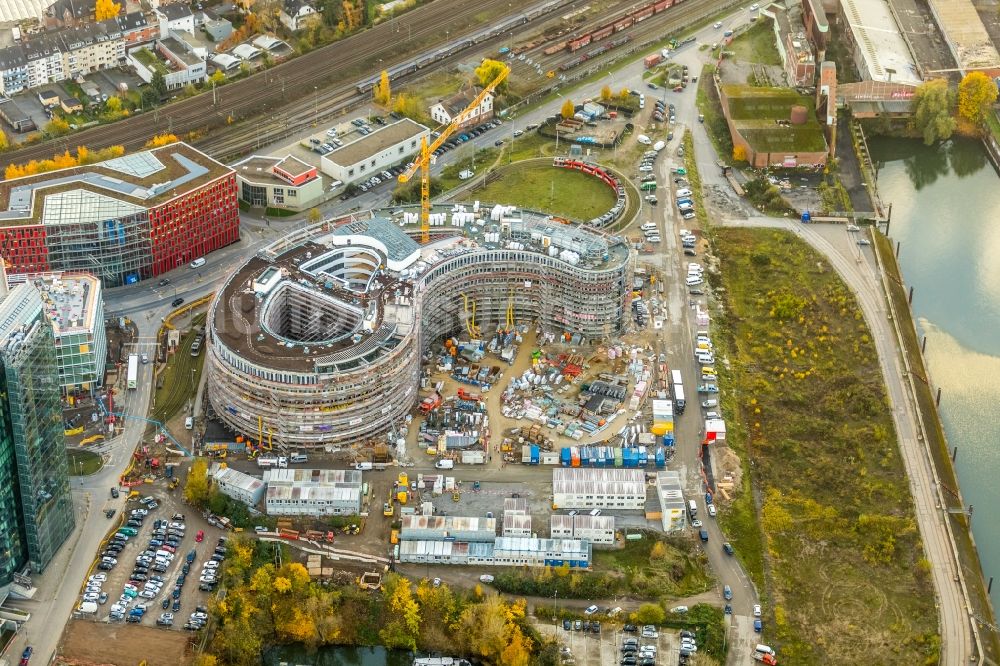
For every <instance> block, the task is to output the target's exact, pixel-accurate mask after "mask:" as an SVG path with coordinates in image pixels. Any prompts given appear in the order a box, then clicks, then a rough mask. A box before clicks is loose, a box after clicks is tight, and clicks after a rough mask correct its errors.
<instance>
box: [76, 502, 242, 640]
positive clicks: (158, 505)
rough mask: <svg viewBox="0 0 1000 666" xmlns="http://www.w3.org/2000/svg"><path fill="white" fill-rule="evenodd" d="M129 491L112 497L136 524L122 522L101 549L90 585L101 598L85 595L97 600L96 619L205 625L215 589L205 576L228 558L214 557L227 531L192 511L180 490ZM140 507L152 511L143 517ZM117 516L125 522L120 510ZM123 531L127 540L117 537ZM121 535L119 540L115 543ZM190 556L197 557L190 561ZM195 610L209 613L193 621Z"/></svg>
mask: <svg viewBox="0 0 1000 666" xmlns="http://www.w3.org/2000/svg"><path fill="white" fill-rule="evenodd" d="M128 494H129V491H128V490H127V489H123V490H122V491H121V493H120V497H119V498H117V499H114V498H112V499H109V504H110V505H111V506H118V507H120V509H119V511H120V512H121V513H122V514H124V515H123V516H122V518H123V519H124V520H125V521H130V522H131V524H129V523H128V522H122V523H121V527H119V529H118V531H117V532H116V533H115V534H113V535H112V536H111V537H109V541H108V542H106V543H105V545H103V546H102V551H101V552H100V553H98V554H97V557H96V564H95V567H94V570H93V572H92V574H91V576H92V578H91V579H90V581H89V582H88V585H90V586H91V587H90V588H88V589H89V591H90V592H91V594H92V595H93V594H97V595H98V598H97V599H96V600H95V599H94V597H93V596H90V597H85V598H86V599H87V600H89V601H94V602H95V603H96V604H97V613H96V618H97V619H98V620H99V621H102V622H111V623H125V622H127V623H130V624H143V625H150V626H158V627H160V628H163V629H170V628H172V629H177V630H180V629H184V628H188V629H192V630H194V629H197V628H199V627H200V626H201V625H203V623H204V621H206V620H207V613H206V609H207V607H208V602H209V598H210V596H211V593H212V590H213V589H214V586H212V585H209V584H208V582H207V581H206V583H205V584H204V585H202V581H201V576H202V575H203V572H204V571H207V570H209V569H212V568H215V569H218V568H219V567H220V566H221V565H222V561H212V556H213V555H215V554H216V551H215V549H216V548H217V547H218V546H219V545H221V544H220V541H219V539H220V537H224V534H223V532H222V530H220V529H218V528H213V527H211V526H209V525H208V523H207V522H206V521H205V520H203V519H202V517H201V515H200V514H195V513H192V512H191V510H190V507H187V506H186V505H184V504H183V503H182V502H181V501H180V499H181V496H180V494H179V493H178V494H173V493H170V492H168V491H165V490H159V491H158V490H142V491H141V492H140V493H139V497H133V498H132V499H126V498H127V496H128ZM136 511H138V512H141V511H146V515H145V516H142V517H141V518H142V519H141V521H139V518H138V517H137V516H135V515H134V514H133V512H136ZM114 521H115V524H116V525H117V524H119V517H118V516H117V515H116V516H115V517H114ZM132 521H135V522H132ZM123 532H124V533H125V536H126V537H127V540H125V539H123V538H122V537H118V536H117V535H118V534H122V533H123ZM199 532H200V533H201V536H200V537H199ZM154 538H155V540H154ZM199 538H200V539H201V540H199ZM115 540H117V541H118V542H119V545H117V546H115V545H112V544H113V542H114V541H115ZM115 550H117V551H118V552H114V551H115ZM171 550H173V551H174V552H172V553H171V552H170V551H171ZM219 554H220V556H221V551H220V552H219ZM188 557H191V558H192V561H191V563H190V565H188ZM105 558H112V559H110V560H109V559H105ZM138 558H142V559H141V560H139V559H138ZM186 565H187V569H188V571H187V573H185V571H184V569H185V566H186ZM140 566H142V568H139V567H140ZM102 577H103V578H104V580H101V578H102ZM85 593H86V592H85ZM105 595H106V596H105ZM164 604H166V605H164ZM195 612H198V613H201V614H204V615H199V616H197V617H198V618H199V621H196V622H194V623H193V624H189V622H190V621H191V620H192V613H195ZM166 613H170V614H171V615H166V616H165V615H164V614H166ZM167 618H169V619H167ZM185 625H188V626H185Z"/></svg>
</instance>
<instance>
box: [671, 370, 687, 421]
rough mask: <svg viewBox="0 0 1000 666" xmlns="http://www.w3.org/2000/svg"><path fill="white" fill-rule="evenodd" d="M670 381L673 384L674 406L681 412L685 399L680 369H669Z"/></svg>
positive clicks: (682, 411)
mask: <svg viewBox="0 0 1000 666" xmlns="http://www.w3.org/2000/svg"><path fill="white" fill-rule="evenodd" d="M670 382H671V383H672V384H673V385H674V407H676V408H677V413H678V414H683V413H684V406H685V403H686V401H685V400H684V381H683V380H682V379H681V371H680V370H671V371H670Z"/></svg>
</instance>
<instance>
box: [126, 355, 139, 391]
mask: <svg viewBox="0 0 1000 666" xmlns="http://www.w3.org/2000/svg"><path fill="white" fill-rule="evenodd" d="M138 382H139V355H138V354H130V355H129V357H128V387H129V388H130V389H134V388H135V387H136V384H137V383H138Z"/></svg>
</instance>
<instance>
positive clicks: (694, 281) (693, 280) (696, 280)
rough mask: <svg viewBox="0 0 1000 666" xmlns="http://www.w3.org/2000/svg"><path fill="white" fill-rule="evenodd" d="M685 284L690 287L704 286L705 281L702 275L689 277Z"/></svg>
mask: <svg viewBox="0 0 1000 666" xmlns="http://www.w3.org/2000/svg"><path fill="white" fill-rule="evenodd" d="M684 283H685V284H687V286H689V287H694V286H696V285H699V284H704V283H705V281H704V280H703V279H702V278H701V276H700V275H689V276H687V279H686V280H684Z"/></svg>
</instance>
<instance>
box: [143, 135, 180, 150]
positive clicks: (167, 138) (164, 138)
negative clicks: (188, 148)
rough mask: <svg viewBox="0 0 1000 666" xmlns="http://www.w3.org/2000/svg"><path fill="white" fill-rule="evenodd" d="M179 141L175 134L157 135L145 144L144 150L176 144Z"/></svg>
mask: <svg viewBox="0 0 1000 666" xmlns="http://www.w3.org/2000/svg"><path fill="white" fill-rule="evenodd" d="M178 141H179V139H178V138H177V136H176V135H175V134H166V133H165V134H157V135H155V136H154V137H153V138H152V139H150V140H149V141H147V142H146V148H159V147H160V146H166V145H169V144H171V143H177V142H178Z"/></svg>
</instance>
